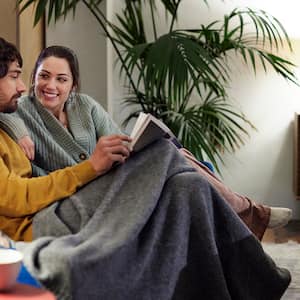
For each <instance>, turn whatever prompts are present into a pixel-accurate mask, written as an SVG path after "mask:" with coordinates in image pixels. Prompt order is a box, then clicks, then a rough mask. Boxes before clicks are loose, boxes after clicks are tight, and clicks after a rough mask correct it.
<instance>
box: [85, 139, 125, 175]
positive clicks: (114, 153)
mask: <svg viewBox="0 0 300 300" xmlns="http://www.w3.org/2000/svg"><path fill="white" fill-rule="evenodd" d="M129 142H131V138H130V137H129V136H127V135H119V134H116V135H109V136H103V137H101V138H100V139H99V140H98V142H97V145H96V148H95V150H94V152H93V153H92V155H91V156H90V158H89V161H90V162H91V164H92V166H93V168H94V169H95V171H96V172H97V174H98V175H101V174H104V173H106V172H107V171H109V170H110V169H111V167H112V165H113V164H114V163H115V162H118V163H123V162H124V161H125V160H126V158H128V157H129V155H130V150H129V146H128V143H129Z"/></svg>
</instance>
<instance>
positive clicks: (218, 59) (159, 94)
mask: <svg viewBox="0 0 300 300" xmlns="http://www.w3.org/2000/svg"><path fill="white" fill-rule="evenodd" d="M203 1H204V2H206V3H207V1H206V0H203ZM79 2H82V3H83V4H84V5H85V6H86V7H87V8H88V9H89V10H90V12H91V14H92V15H93V16H94V17H95V18H96V20H97V21H98V23H99V25H100V26H101V27H102V29H103V30H104V31H105V32H106V34H107V37H108V38H109V40H110V42H111V43H112V45H113V48H114V49H115V51H116V54H117V57H118V59H119V61H120V75H121V76H122V77H123V78H124V79H125V80H124V84H125V86H126V87H127V92H128V93H127V94H126V96H125V99H124V103H125V104H126V105H131V106H132V107H131V113H130V114H129V115H128V117H127V118H126V120H125V121H124V122H125V123H126V122H128V121H129V120H130V119H131V118H134V117H136V116H137V115H138V113H139V112H140V111H144V112H149V113H152V114H153V115H155V116H156V117H158V118H159V119H162V120H163V121H164V123H166V124H167V126H169V128H170V129H171V130H172V131H173V132H174V133H175V135H177V137H178V139H179V140H180V141H181V143H182V144H183V145H184V146H185V147H186V148H188V149H189V150H190V151H191V152H193V153H194V154H195V155H196V157H197V158H198V159H200V160H203V159H209V160H210V161H211V162H212V163H213V164H214V165H215V167H216V168H217V170H219V168H218V164H217V161H218V160H221V161H222V154H223V151H229V152H233V151H234V150H235V149H236V148H237V147H239V146H240V145H242V144H243V143H244V138H245V135H248V130H247V129H246V128H245V125H250V126H252V124H251V123H250V121H249V120H247V118H246V117H245V116H244V115H243V113H242V112H240V111H238V110H237V109H236V108H235V107H234V106H233V105H232V104H231V103H230V101H229V100H230V99H228V98H229V97H228V94H227V92H226V89H227V87H229V86H230V81H231V68H230V66H231V63H230V60H229V59H228V58H229V57H230V56H231V55H233V54H234V55H238V56H240V57H241V60H243V61H244V62H245V63H246V64H248V66H249V67H250V68H252V69H253V70H254V72H255V71H256V68H257V65H258V64H261V65H262V66H263V68H264V70H265V71H267V70H268V68H270V67H271V68H273V69H274V70H275V71H276V72H277V73H278V74H279V75H280V76H282V77H283V78H285V79H287V80H289V81H292V82H294V83H297V81H296V78H295V76H294V74H293V72H292V67H293V66H294V65H293V64H292V63H291V62H290V61H288V60H285V59H284V58H282V57H280V56H278V55H276V54H275V53H276V51H278V50H279V48H281V47H283V46H284V44H285V43H287V45H288V47H289V49H290V50H292V48H291V43H290V40H289V37H288V35H287V33H286V31H285V29H284V28H283V26H282V25H281V23H280V22H279V21H278V20H277V19H276V18H274V17H272V16H270V15H268V14H267V13H266V12H264V11H253V10H252V9H249V8H247V9H242V10H238V9H234V10H233V11H232V12H231V13H230V14H228V15H225V16H224V18H223V20H222V21H216V22H212V23H211V24H208V25H203V24H199V26H198V27H197V28H194V29H177V28H176V20H177V18H178V9H179V8H180V4H181V2H183V1H182V0H147V1H146V0H124V1H123V2H124V9H123V10H122V12H121V13H119V14H117V15H116V22H114V23H113V22H112V21H110V20H108V19H107V18H106V16H105V14H104V13H103V11H101V9H100V8H99V4H100V3H101V2H102V0H73V1H71V0H18V2H17V3H18V5H21V4H22V9H21V12H22V11H23V10H25V9H26V8H27V7H28V6H29V5H31V4H32V3H34V4H35V24H36V23H37V22H38V21H39V19H40V18H41V17H42V16H43V15H44V14H46V16H47V19H48V22H50V21H51V19H54V20H55V21H56V20H57V19H59V18H60V17H61V16H66V15H67V14H68V13H69V12H70V11H73V13H74V14H75V10H76V6H77V4H78V3H79ZM157 4H161V5H163V6H164V8H165V10H166V15H167V16H168V20H169V22H168V24H169V25H168V26H169V28H167V29H166V31H165V32H162V33H159V32H158V25H157V22H158V14H157ZM145 10H149V11H150V16H151V25H152V30H151V32H146V31H145V21H146V20H145V18H144V17H143V16H144V15H145V14H144V12H145ZM148 21H149V20H148ZM248 27H250V28H251V30H250V31H249V30H247V28H248ZM252 128H254V126H252Z"/></svg>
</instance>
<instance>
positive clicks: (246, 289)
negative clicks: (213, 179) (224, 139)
mask: <svg viewBox="0 0 300 300" xmlns="http://www.w3.org/2000/svg"><path fill="white" fill-rule="evenodd" d="M34 236H35V240H34V241H33V242H31V243H18V245H17V248H18V249H20V250H21V251H23V252H24V254H25V261H24V262H25V265H26V266H27V268H28V269H29V270H30V272H31V273H32V274H33V275H34V276H35V277H36V278H37V279H38V280H39V281H40V282H41V283H42V285H44V286H45V287H46V288H48V289H49V290H51V291H53V292H54V293H55V294H56V296H57V298H58V299H80V300H83V299H88V300H93V299H102V300H135V299H136V300H150V299H151V300H152V299H153V300H169V299H170V300H171V299H173V300H189V299H191V300H192V299H193V300H199V299H205V300H208V299H209V300H214V299H216V300H221V299H222V300H226V299H236V300H241V299H243V300H248V299H249V300H250V299H253V300H260V299H261V300H265V299H268V300H273V299H274V300H275V299H280V298H281V295H282V294H283V292H284V291H285V289H286V288H287V286H288V284H289V282H290V274H289V272H288V271H287V270H283V269H280V268H278V267H277V266H276V265H275V264H274V263H273V261H272V260H271V259H270V258H269V257H268V256H267V255H266V254H265V253H264V251H263V249H262V247H261V245H260V243H259V242H258V240H256V238H255V237H253V236H252V235H251V233H250V232H249V230H248V229H247V228H246V227H245V226H244V225H243V223H242V222H241V221H240V220H239V218H238V217H237V215H236V214H235V213H234V212H233V211H232V210H231V208H230V207H228V205H227V204H226V203H225V201H224V200H223V199H222V198H221V196H220V195H219V194H218V193H217V192H216V191H215V190H214V189H213V188H212V186H210V184H209V183H208V182H207V181H206V180H205V179H204V178H202V177H201V176H200V175H199V174H198V173H196V172H195V170H194V169H192V168H191V167H190V166H189V165H188V164H187V163H186V161H185V159H184V158H183V157H182V156H181V155H180V154H179V153H178V151H177V150H176V148H175V147H174V146H173V145H171V144H170V143H169V142H167V141H164V140H162V141H159V142H156V143H154V144H152V145H150V146H149V147H148V148H146V149H145V150H143V151H141V152H139V153H137V154H135V155H133V156H132V157H131V158H130V159H128V161H127V162H126V163H125V164H124V165H121V166H117V167H115V168H114V169H113V170H111V171H110V172H109V173H107V174H106V175H105V176H102V177H100V178H98V179H96V180H95V181H93V182H92V183H90V184H88V185H87V186H85V187H84V188H82V189H81V190H80V191H79V192H77V193H76V194H75V195H74V196H72V197H69V198H67V199H65V200H63V201H61V202H59V203H57V204H54V205H52V206H50V207H48V208H47V209H45V210H43V211H41V212H40V213H38V214H37V215H36V216H35V217H34Z"/></svg>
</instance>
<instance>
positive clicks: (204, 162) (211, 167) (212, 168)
mask: <svg viewBox="0 0 300 300" xmlns="http://www.w3.org/2000/svg"><path fill="white" fill-rule="evenodd" d="M201 162H202V163H203V164H204V165H205V166H207V167H208V168H209V169H210V170H211V171H212V172H214V167H213V165H212V164H211V163H210V162H208V161H201Z"/></svg>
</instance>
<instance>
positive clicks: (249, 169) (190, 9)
mask: <svg viewBox="0 0 300 300" xmlns="http://www.w3.org/2000/svg"><path fill="white" fill-rule="evenodd" d="M203 2H204V1H199V0H189V1H183V4H184V5H182V7H181V8H180V9H179V11H180V24H181V25H184V26H194V27H195V26H197V24H201V23H207V22H211V21H214V20H216V19H220V18H222V16H223V14H224V13H227V12H229V11H230V10H231V9H232V8H234V7H252V8H259V9H264V10H266V11H267V12H269V13H271V14H273V15H274V16H275V17H277V18H278V19H279V20H280V21H281V22H282V23H283V25H284V26H285V27H286V29H287V31H288V33H289V34H290V36H293V37H294V36H295V37H296V39H295V40H294V41H293V45H294V47H295V52H294V54H293V55H291V54H290V53H288V52H286V53H284V52H282V53H281V54H282V55H284V56H285V57H286V58H288V59H292V60H293V61H294V62H295V63H296V64H300V46H299V45H300V40H297V39H298V36H297V35H296V31H295V28H298V29H300V27H299V26H298V24H297V21H298V18H299V17H298V15H295V18H294V20H295V21H296V23H295V24H293V23H292V22H290V21H291V20H292V19H291V17H292V16H293V12H296V11H297V13H298V12H299V9H297V8H298V7H297V6H299V4H297V2H298V1H296V0H294V1H293V0H289V1H288V2H289V3H288V5H287V2H286V1H285V2H284V3H283V2H281V1H280V2H279V1H277V2H276V3H277V4H274V3H275V2H274V1H271V0H269V1H267V0H264V1H258V0H256V1H254V0H248V1H246V0H244V1H242V0H239V1H238V0H235V1H230V0H227V1H226V0H225V1H224V2H223V1H221V0H213V1H212V0H210V1H208V3H209V4H210V7H209V8H207V7H206V6H205V5H204V4H203ZM120 7H121V2H120V1H119V0H113V1H110V10H109V16H110V17H111V15H112V14H113V12H114V11H118V10H119V9H120ZM287 7H288V8H290V9H289V10H288V9H287ZM285 12H286V13H287V15H285V14H283V13H285ZM279 14H280V15H279ZM163 17H164V12H162V18H163ZM299 32H300V31H299ZM110 59H112V58H110ZM236 63H237V67H236V68H235V74H233V81H232V86H231V89H230V90H229V91H228V92H229V94H230V95H231V97H232V99H233V101H235V103H236V105H237V106H238V107H240V108H241V109H242V111H243V112H244V113H245V115H246V116H247V117H248V119H249V120H250V121H251V122H252V123H253V124H254V125H255V126H256V128H257V131H253V130H252V131H250V133H251V137H250V138H249V139H247V141H246V145H245V146H244V147H242V148H240V149H239V150H238V151H237V152H236V153H235V154H234V155H224V161H225V166H223V167H222V168H221V172H222V174H223V180H224V182H225V183H226V184H227V185H228V186H230V187H231V188H232V189H233V190H235V191H237V192H239V193H242V194H245V195H247V196H249V197H250V198H253V199H255V200H257V201H258V202H262V203H266V204H268V205H273V206H285V207H290V208H292V209H293V212H294V213H293V218H298V219H299V218H300V202H299V201H296V200H295V197H294V195H293V191H292V182H293V179H292V178H293V177H292V176H293V154H292V149H293V140H292V134H293V127H292V125H293V118H294V113H295V112H298V113H300V88H299V87H297V86H295V85H293V84H291V83H289V82H286V81H285V80H283V79H282V78H280V77H279V76H278V75H277V74H274V72H268V74H267V75H266V74H265V73H264V71H263V70H261V69H258V70H257V74H256V76H255V75H254V74H253V73H252V72H250V71H249V70H248V68H247V67H245V66H244V65H243V64H242V63H241V62H239V61H236ZM109 70H110V71H109V72H110V73H109V74H110V77H109V78H108V80H109V81H110V82H111V83H112V85H111V87H110V88H109V91H108V94H109V101H110V102H111V104H110V107H111V108H112V109H113V115H114V116H115V117H117V118H119V117H120V115H122V113H123V112H122V109H120V105H119V103H120V98H121V97H122V88H121V87H120V85H119V80H118V78H117V75H116V73H114V72H113V71H112V70H113V68H112V61H111V62H110V63H109ZM299 74H300V70H299Z"/></svg>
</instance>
